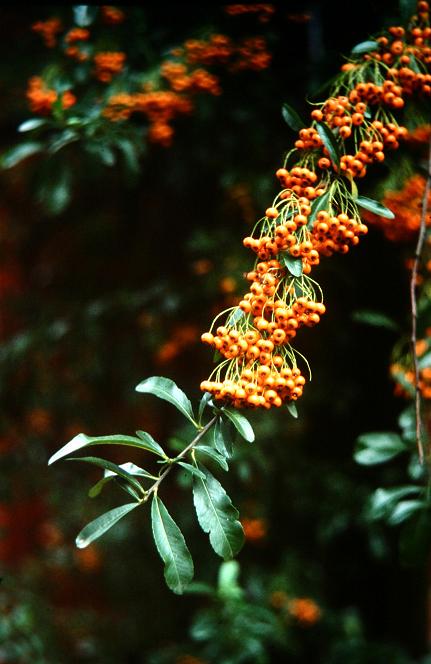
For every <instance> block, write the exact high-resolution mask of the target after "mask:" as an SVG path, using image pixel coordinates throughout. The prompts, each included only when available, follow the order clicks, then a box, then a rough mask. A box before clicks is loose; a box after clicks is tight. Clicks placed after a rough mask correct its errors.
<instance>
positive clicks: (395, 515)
mask: <svg viewBox="0 0 431 664" xmlns="http://www.w3.org/2000/svg"><path fill="white" fill-rule="evenodd" d="M423 509H425V503H424V501H423V500H403V501H401V502H400V503H398V505H397V506H396V507H395V508H394V511H393V512H392V514H391V515H390V517H389V519H388V523H389V524H390V525H391V526H398V525H399V524H400V523H403V521H407V519H409V518H410V517H411V516H412V515H413V514H415V513H416V512H419V511H420V510H423Z"/></svg>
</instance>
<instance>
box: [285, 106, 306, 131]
mask: <svg viewBox="0 0 431 664" xmlns="http://www.w3.org/2000/svg"><path fill="white" fill-rule="evenodd" d="M281 114H282V116H283V119H284V120H285V122H286V123H287V124H288V125H289V127H290V128H291V129H293V131H299V130H300V129H304V127H305V123H304V122H303V121H302V119H301V118H300V116H299V115H298V113H297V112H296V111H295V109H293V108H292V107H291V106H289V104H283V106H282V108H281Z"/></svg>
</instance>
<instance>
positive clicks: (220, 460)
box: [194, 445, 229, 470]
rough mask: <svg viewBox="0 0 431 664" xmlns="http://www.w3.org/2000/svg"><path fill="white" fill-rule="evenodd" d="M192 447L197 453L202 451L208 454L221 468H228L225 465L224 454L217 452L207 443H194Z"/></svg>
mask: <svg viewBox="0 0 431 664" xmlns="http://www.w3.org/2000/svg"><path fill="white" fill-rule="evenodd" d="M194 449H195V451H196V452H198V453H199V452H203V454H206V455H207V456H209V457H210V459H212V460H213V461H215V462H216V463H217V464H218V465H219V466H220V467H221V468H223V470H229V466H228V465H227V461H226V459H225V458H224V456H222V455H221V454H220V452H217V450H215V449H214V448H213V447H209V446H208V445H196V446H195V448H194Z"/></svg>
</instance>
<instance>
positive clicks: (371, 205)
mask: <svg viewBox="0 0 431 664" xmlns="http://www.w3.org/2000/svg"><path fill="white" fill-rule="evenodd" d="M355 203H356V204H357V205H359V207H361V208H364V210H369V212H373V213H374V214H378V215H379V216H380V217H384V218H385V219H395V215H394V213H393V212H392V210H389V208H387V207H386V205H382V203H379V202H378V201H375V200H373V199H372V198H366V197H365V196H358V198H356V200H355Z"/></svg>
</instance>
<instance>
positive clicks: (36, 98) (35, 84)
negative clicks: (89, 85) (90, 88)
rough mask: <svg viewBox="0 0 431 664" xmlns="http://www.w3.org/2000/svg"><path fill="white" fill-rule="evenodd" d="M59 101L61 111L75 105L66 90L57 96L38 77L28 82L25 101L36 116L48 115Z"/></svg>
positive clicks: (70, 93) (72, 97)
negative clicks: (59, 100)
mask: <svg viewBox="0 0 431 664" xmlns="http://www.w3.org/2000/svg"><path fill="white" fill-rule="evenodd" d="M58 99H61V106H62V108H63V109H66V108H70V107H71V106H73V105H74V104H75V103H76V97H75V95H74V94H73V93H72V92H71V91H70V90H67V91H66V92H63V94H61V95H58V93H57V92H56V91H55V90H50V89H49V88H47V87H46V86H45V84H44V82H43V79H42V78H40V76H33V77H32V78H31V79H30V80H29V82H28V88H27V101H28V103H29V106H30V109H31V111H33V113H37V114H38V115H49V114H50V113H51V111H52V106H53V104H55V102H56V101H57V100H58Z"/></svg>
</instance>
